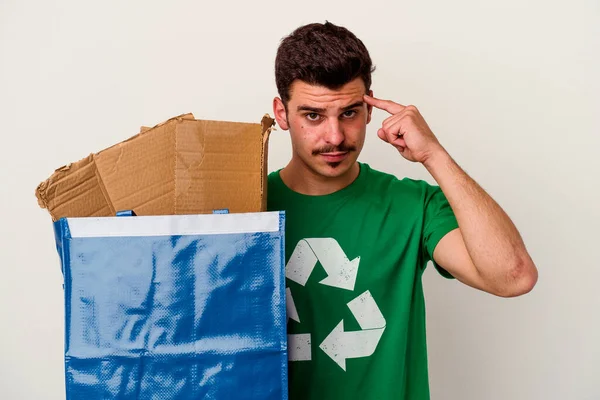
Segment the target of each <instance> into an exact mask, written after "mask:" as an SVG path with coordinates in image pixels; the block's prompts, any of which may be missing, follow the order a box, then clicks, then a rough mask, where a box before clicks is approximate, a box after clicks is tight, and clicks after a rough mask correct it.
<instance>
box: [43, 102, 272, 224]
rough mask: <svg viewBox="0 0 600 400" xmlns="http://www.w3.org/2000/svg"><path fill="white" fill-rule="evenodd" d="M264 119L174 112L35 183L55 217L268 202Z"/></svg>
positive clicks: (246, 207) (241, 208)
mask: <svg viewBox="0 0 600 400" xmlns="http://www.w3.org/2000/svg"><path fill="white" fill-rule="evenodd" d="M274 124H275V121H274V120H273V119H272V118H270V117H269V116H268V115H265V116H264V117H263V119H262V121H261V123H260V124H258V123H240V122H226V121H209V120H196V119H195V118H194V116H193V115H192V114H183V115H180V116H177V117H174V118H171V119H169V120H167V121H165V122H163V123H161V124H158V125H156V126H154V127H152V128H146V127H142V129H141V131H140V133H139V134H137V135H135V136H133V137H131V138H129V139H128V140H126V141H124V142H121V143H118V144H116V145H114V146H112V147H109V148H107V149H105V150H102V151H100V152H98V153H95V154H91V155H89V156H88V157H86V158H84V159H82V160H80V161H78V162H75V163H72V164H69V165H67V166H64V167H61V168H59V169H57V170H56V171H55V172H54V174H52V176H50V178H48V179H47V180H46V181H44V182H42V183H41V184H40V185H39V186H38V187H37V189H36V196H37V198H38V203H39V205H40V206H41V207H42V208H46V209H47V210H48V212H49V213H50V215H51V216H52V219H53V220H54V221H57V220H59V219H61V218H63V217H91V216H94V217H98V216H114V215H115V213H116V212H117V211H121V210H133V211H134V212H135V213H136V214H137V215H173V214H204V213H211V212H213V211H214V210H217V209H227V210H229V212H231V213H238V212H240V213H241V212H260V211H265V210H266V196H267V191H266V184H267V180H266V174H267V148H268V139H269V134H270V132H271V129H272V127H273V126H274Z"/></svg>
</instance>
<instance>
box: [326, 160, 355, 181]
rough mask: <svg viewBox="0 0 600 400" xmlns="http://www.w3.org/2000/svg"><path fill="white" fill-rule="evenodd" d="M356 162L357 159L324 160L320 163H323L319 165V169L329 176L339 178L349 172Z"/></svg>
mask: <svg viewBox="0 0 600 400" xmlns="http://www.w3.org/2000/svg"><path fill="white" fill-rule="evenodd" d="M354 162H355V161H353V160H349V159H347V160H344V161H334V162H324V163H320V164H321V165H319V167H318V169H317V171H318V172H319V173H320V174H321V175H323V176H326V177H328V178H337V177H339V176H342V175H344V174H346V173H348V171H350V169H351V168H352V166H353V165H354Z"/></svg>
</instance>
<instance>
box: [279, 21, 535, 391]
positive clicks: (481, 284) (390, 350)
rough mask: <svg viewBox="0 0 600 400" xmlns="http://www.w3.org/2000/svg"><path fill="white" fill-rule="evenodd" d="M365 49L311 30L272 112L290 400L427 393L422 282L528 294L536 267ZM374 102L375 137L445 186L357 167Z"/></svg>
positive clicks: (326, 29) (285, 53)
mask: <svg viewBox="0 0 600 400" xmlns="http://www.w3.org/2000/svg"><path fill="white" fill-rule="evenodd" d="M372 71H373V67H372V63H371V59H370V56H369V53H368V51H367V49H366V48H365V46H364V45H363V43H362V42H361V41H360V40H359V39H358V38H356V36H355V35H354V34H352V33H351V32H349V31H348V30H346V29H345V28H342V27H338V26H335V25H333V24H331V23H325V24H310V25H306V26H303V27H300V28H298V29H297V30H296V31H294V32H293V33H292V34H291V35H290V36H288V37H287V38H285V39H284V40H283V41H282V43H281V45H280V47H279V49H278V53H277V57H276V63H275V74H276V81H277V88H278V91H279V95H280V97H279V98H275V99H274V102H273V109H274V113H275V118H276V120H277V123H278V124H279V126H280V127H281V128H282V129H284V130H289V132H290V137H291V140H292V149H293V155H292V159H291V160H290V162H289V164H287V166H286V167H285V168H283V169H281V170H279V171H276V172H273V173H271V174H270V175H269V180H268V204H269V209H270V210H285V211H286V215H287V219H286V256H287V257H286V259H287V265H286V278H287V287H288V291H287V301H288V318H289V320H288V334H289V335H288V338H289V346H288V349H289V359H290V363H289V381H290V386H289V391H290V397H291V398H292V399H338V398H339V399H410V400H420V399H428V398H429V384H428V370H427V352H426V338H425V305H424V299H423V287H422V282H421V277H422V274H423V271H424V269H425V267H426V265H427V263H428V262H429V261H432V262H433V265H434V266H435V267H436V269H437V270H438V271H439V272H440V273H441V274H442V275H443V276H445V277H448V278H456V279H458V280H459V281H460V282H463V283H465V284H467V285H469V286H472V287H474V288H477V289H480V290H483V291H486V292H489V293H492V294H494V295H497V296H503V297H511V296H518V295H522V294H524V293H527V292H529V291H530V290H531V289H532V288H533V286H534V285H535V283H536V280H537V270H536V267H535V265H534V263H533V262H532V260H531V258H530V256H529V254H528V253H527V250H526V249H525V246H524V244H523V241H522V239H521V237H520V235H519V233H518V231H517V229H516V228H515V226H514V225H513V223H512V222H511V220H510V219H509V217H508V216H507V215H506V214H505V213H504V211H503V210H502V209H501V208H500V207H499V206H498V204H496V202H495V201H494V200H493V199H492V198H490V196H488V195H487V194H486V193H485V192H484V190H483V189H481V187H479V186H478V185H477V183H475V182H474V181H473V180H472V179H471V178H470V177H469V176H468V175H467V174H466V173H465V172H464V171H463V170H462V169H461V168H460V167H459V166H458V165H457V164H456V163H455V162H454V161H453V159H452V158H451V157H450V155H449V154H448V153H447V152H446V150H445V149H444V148H443V147H442V145H441V144H440V143H439V142H438V140H437V139H436V137H435V135H434V134H433V132H432V131H431V130H430V129H429V127H428V125H427V123H426V122H425V120H424V119H423V117H422V116H421V114H420V113H419V111H418V110H417V108H416V107H414V106H405V105H401V104H398V103H396V102H393V101H389V100H380V99H377V98H375V97H373V92H372V91H371V90H370V85H371V72H372ZM373 107H374V108H377V109H380V110H383V111H385V112H387V113H389V117H388V118H387V119H386V120H385V121H384V122H383V125H382V126H381V128H379V130H378V131H377V135H378V136H379V138H381V140H384V141H385V142H387V143H389V144H390V145H392V146H394V147H395V148H396V149H398V152H399V153H400V155H401V156H402V157H404V158H405V159H407V160H409V161H412V162H418V163H421V164H422V165H423V166H424V167H425V168H426V169H427V171H429V173H431V175H432V177H433V178H434V179H435V181H436V182H437V183H438V185H436V186H433V185H429V184H427V183H425V182H423V181H416V180H412V179H408V178H405V179H402V180H399V179H397V178H396V177H394V176H393V175H389V174H385V173H382V172H378V171H375V170H374V169H372V168H370V167H369V166H368V165H366V164H364V163H359V162H358V161H357V158H358V155H359V154H360V151H361V149H362V147H363V144H364V141H365V132H366V125H367V124H368V123H369V122H370V120H371V112H372V110H373Z"/></svg>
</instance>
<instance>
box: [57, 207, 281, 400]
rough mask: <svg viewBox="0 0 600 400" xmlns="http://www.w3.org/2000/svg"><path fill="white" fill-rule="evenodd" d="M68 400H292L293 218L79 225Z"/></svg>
mask: <svg viewBox="0 0 600 400" xmlns="http://www.w3.org/2000/svg"><path fill="white" fill-rule="evenodd" d="M55 232H56V241H57V248H58V251H59V253H60V256H61V261H62V268H63V275H64V290H65V323H66V324H65V373H66V392H67V399H68V400H70V399H86V400H94V399H124V400H125V399H126V400H129V399H161V400H165V399H240V400H241V399H253V400H254V399H287V339H286V312H285V286H284V278H285V272H284V263H285V258H284V257H285V256H284V214H283V213H279V212H264V213H248V214H207V215H189V216H181V215H176V216H144V217H135V216H133V217H109V218H106V217H103V218H67V219H62V220H60V221H57V222H56V223H55Z"/></svg>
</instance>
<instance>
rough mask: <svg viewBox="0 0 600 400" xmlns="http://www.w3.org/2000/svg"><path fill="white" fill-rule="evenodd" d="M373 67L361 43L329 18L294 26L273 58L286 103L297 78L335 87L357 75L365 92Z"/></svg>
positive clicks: (278, 84)
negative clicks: (323, 20) (324, 20)
mask: <svg viewBox="0 0 600 400" xmlns="http://www.w3.org/2000/svg"><path fill="white" fill-rule="evenodd" d="M374 70H375V67H374V66H373V63H372V62H371V56H370V55H369V52H368V50H367V48H366V47H365V45H364V44H363V42H362V41H361V40H360V39H358V38H357V37H356V36H355V35H354V34H353V33H352V32H350V31H349V30H348V29H346V28H344V27H341V26H336V25H334V24H332V23H331V22H328V21H326V22H325V23H324V24H321V23H314V24H308V25H304V26H301V27H299V28H297V29H296V30H295V31H294V32H292V33H291V34H290V35H289V36H287V37H285V38H284V39H283V40H282V41H281V44H280V45H279V49H278V50H277V56H276V58H275V82H276V84H277V90H278V92H279V96H280V97H281V99H282V100H283V104H285V105H287V103H288V101H289V100H290V86H291V84H292V82H294V81H295V80H296V79H298V80H301V81H303V82H306V83H308V84H311V85H321V86H325V87H327V88H329V89H338V88H340V87H341V86H343V85H345V84H346V83H348V82H350V81H352V80H354V79H356V78H358V77H360V78H362V80H363V82H364V83H365V89H366V90H367V91H368V90H369V89H370V88H371V73H372V72H373V71H374Z"/></svg>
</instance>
